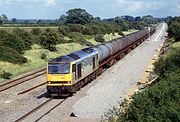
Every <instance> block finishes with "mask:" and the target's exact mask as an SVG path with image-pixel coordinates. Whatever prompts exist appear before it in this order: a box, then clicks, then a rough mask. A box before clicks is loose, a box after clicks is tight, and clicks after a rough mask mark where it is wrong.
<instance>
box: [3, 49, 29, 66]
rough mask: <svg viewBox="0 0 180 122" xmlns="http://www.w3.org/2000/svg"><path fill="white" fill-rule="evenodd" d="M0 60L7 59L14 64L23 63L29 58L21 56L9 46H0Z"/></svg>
mask: <svg viewBox="0 0 180 122" xmlns="http://www.w3.org/2000/svg"><path fill="white" fill-rule="evenodd" d="M0 52H1V53H0V60H1V61H7V62H10V63H14V64H23V63H26V62H27V59H26V58H25V57H23V56H21V55H20V54H19V53H18V52H17V51H15V50H13V49H12V48H9V47H3V46H0Z"/></svg>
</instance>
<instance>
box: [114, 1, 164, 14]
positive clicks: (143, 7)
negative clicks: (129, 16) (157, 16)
mask: <svg viewBox="0 0 180 122" xmlns="http://www.w3.org/2000/svg"><path fill="white" fill-rule="evenodd" d="M114 5H115V6H116V8H117V9H118V8H119V9H121V10H122V11H123V12H124V13H138V12H142V11H148V10H158V9H160V8H162V7H164V5H165V3H164V1H145V0H136V1H132V0H128V1H127V0H126V1H125V0H116V2H115V4H114Z"/></svg>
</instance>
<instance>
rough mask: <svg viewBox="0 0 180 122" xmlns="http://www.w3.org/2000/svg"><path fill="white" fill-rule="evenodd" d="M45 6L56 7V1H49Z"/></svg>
mask: <svg viewBox="0 0 180 122" xmlns="http://www.w3.org/2000/svg"><path fill="white" fill-rule="evenodd" d="M45 5H46V6H54V5H55V0H47V1H46V4H45Z"/></svg>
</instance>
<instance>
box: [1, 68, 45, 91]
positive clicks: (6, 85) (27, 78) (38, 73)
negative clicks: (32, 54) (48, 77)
mask: <svg viewBox="0 0 180 122" xmlns="http://www.w3.org/2000/svg"><path fill="white" fill-rule="evenodd" d="M45 73H46V69H45V68H43V69H41V70H39V71H36V72H33V73H30V74H28V75H25V76H23V77H20V78H17V79H14V80H10V81H8V82H7V83H4V84H1V85H0V92H2V91H5V90H7V89H10V88H12V87H14V86H17V85H19V84H22V83H24V82H27V81H30V80H31V79H34V78H36V77H39V76H41V75H44V74H45Z"/></svg>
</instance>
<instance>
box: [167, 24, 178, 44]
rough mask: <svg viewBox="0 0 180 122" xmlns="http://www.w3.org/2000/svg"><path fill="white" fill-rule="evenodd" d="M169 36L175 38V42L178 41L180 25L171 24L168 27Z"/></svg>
mask: <svg viewBox="0 0 180 122" xmlns="http://www.w3.org/2000/svg"><path fill="white" fill-rule="evenodd" d="M168 32H169V35H170V36H171V37H174V38H175V41H180V23H178V22H173V23H172V24H170V26H169V30H168Z"/></svg>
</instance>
